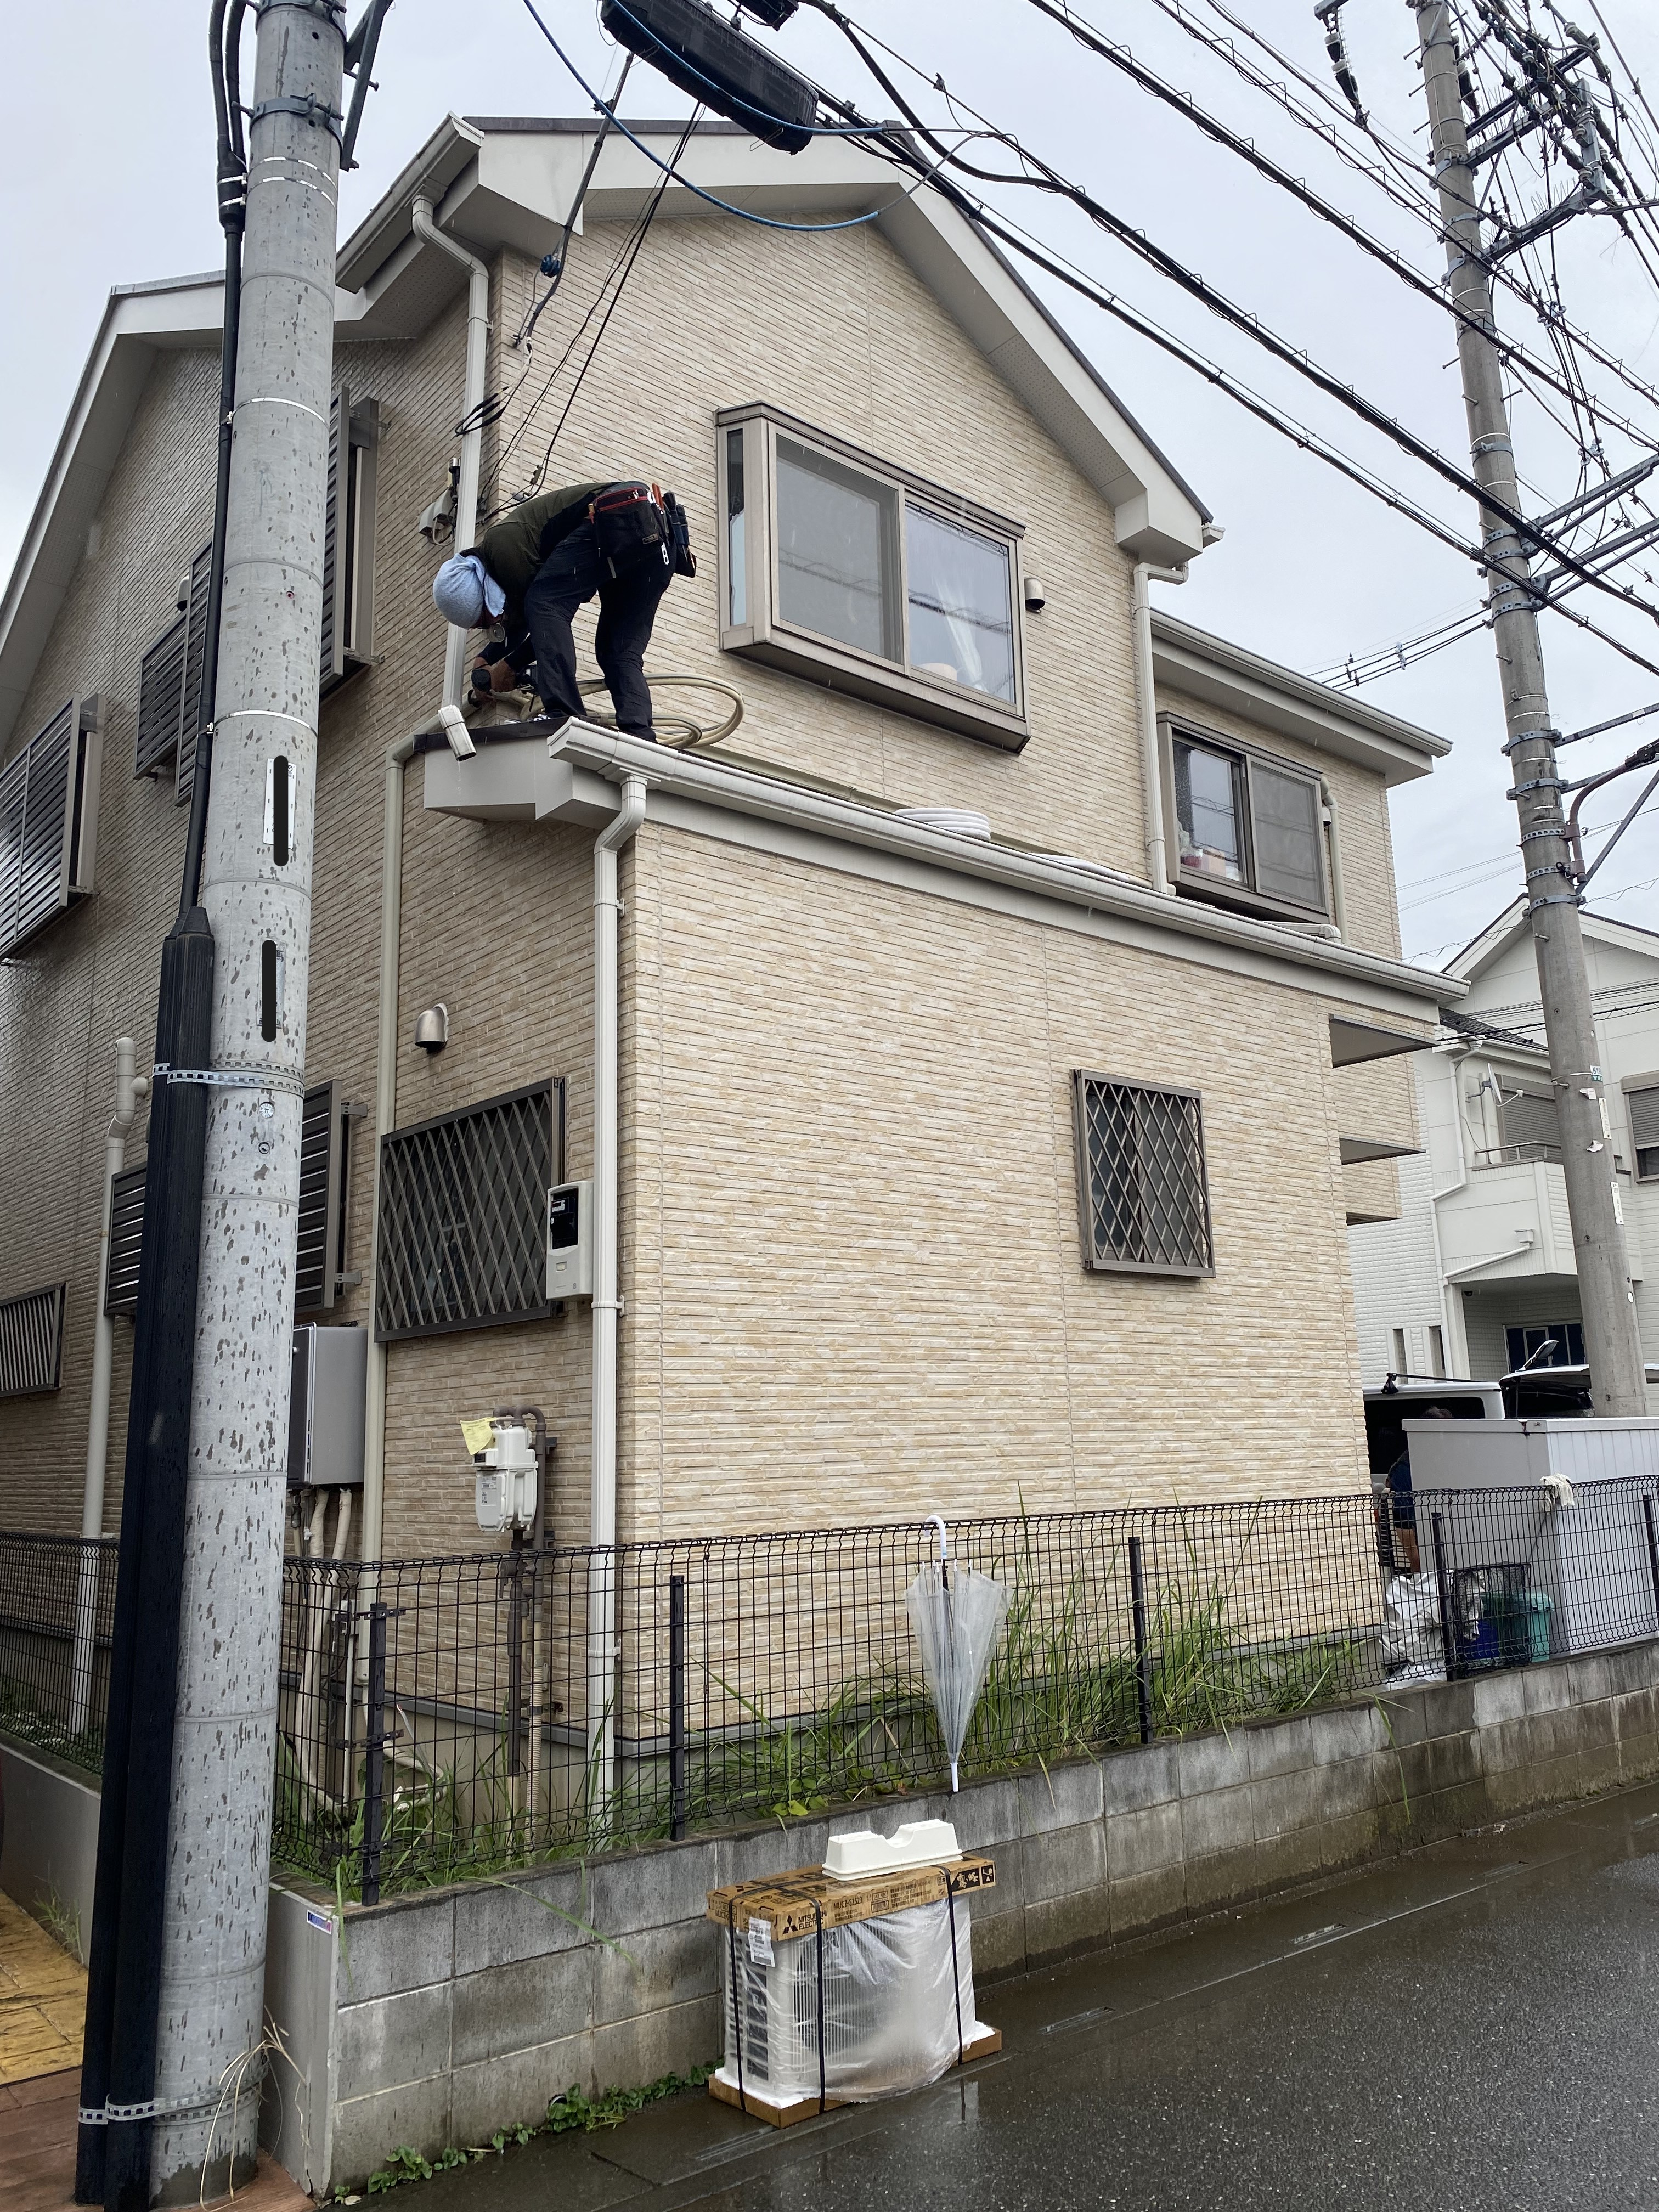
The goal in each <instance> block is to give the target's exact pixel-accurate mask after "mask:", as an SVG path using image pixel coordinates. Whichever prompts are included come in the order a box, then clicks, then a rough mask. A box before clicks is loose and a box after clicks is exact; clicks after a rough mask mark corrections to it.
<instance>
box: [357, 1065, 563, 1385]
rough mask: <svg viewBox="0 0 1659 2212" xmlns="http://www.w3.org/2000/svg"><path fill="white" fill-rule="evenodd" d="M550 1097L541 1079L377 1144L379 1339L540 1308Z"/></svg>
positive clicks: (477, 1324) (504, 1318) (549, 1178)
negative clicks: (518, 1089)
mask: <svg viewBox="0 0 1659 2212" xmlns="http://www.w3.org/2000/svg"><path fill="white" fill-rule="evenodd" d="M553 1089H554V1086H553V1085H551V1084H550V1083H538V1084H534V1085H531V1086H530V1087H529V1088H528V1089H526V1090H524V1091H507V1092H506V1093H505V1094H504V1095H503V1096H502V1097H499V1098H486V1099H484V1100H483V1101H482V1102H481V1103H479V1104H478V1105H476V1106H467V1107H464V1108H462V1109H460V1111H459V1112H458V1113H454V1114H441V1115H439V1116H438V1118H437V1120H436V1121H422V1122H421V1123H419V1124H417V1125H416V1127H414V1128H410V1129H394V1130H392V1131H391V1132H389V1133H388V1134H386V1136H384V1137H382V1138H381V1139H380V1249H379V1251H378V1252H377V1254H376V1255H375V1265H374V1281H375V1294H374V1333H375V1335H376V1336H377V1338H379V1339H380V1341H382V1342H385V1341H386V1340H388V1339H391V1338H395V1337H404V1336H435V1335H437V1334H441V1332H443V1331H445V1330H447V1329H457V1328H483V1327H484V1326H486V1325H488V1324H489V1323H491V1322H509V1321H526V1320H530V1319H532V1318H534V1317H535V1316H538V1315H541V1314H545V1313H546V1312H547V1311H548V1310H549V1308H548V1300H547V1245H546V1216H547V1193H548V1189H549V1187H550V1185H551V1184H552V1183H553V1182H556V1181H557V1177H556V1176H555V1174H554V1171H553V1167H554V1147H553Z"/></svg>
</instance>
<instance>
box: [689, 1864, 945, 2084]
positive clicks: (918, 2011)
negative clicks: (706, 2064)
mask: <svg viewBox="0 0 1659 2212" xmlns="http://www.w3.org/2000/svg"><path fill="white" fill-rule="evenodd" d="M955 1911H956V1977H957V1978H956V1987H955V1989H954V1990H952V1987H951V1904H950V1901H949V1900H948V1899H945V1898H939V1899H934V1900H933V1902H932V1903H930V1904H927V1905H911V1906H909V1907H908V1908H907V1910H906V1911H902V1912H889V1913H884V1914H882V1915H880V1916H879V1917H877V1918H875V1919H872V1920H854V1921H851V1922H849V1923H847V1924H846V1925H845V1926H842V1927H840V1928H826V1929H824V1930H823V1936H821V1937H820V1936H818V1935H817V1933H816V1932H815V1933H813V1934H811V1935H807V1936H795V1937H792V1938H791V1939H790V1940H788V1941H787V1942H773V1941H772V1939H771V1936H770V1933H769V1930H768V1929H767V1928H766V1923H765V1922H763V1921H760V1922H755V1921H751V1922H750V1926H749V1929H748V1930H747V1931H744V1930H743V1929H738V1931H737V1934H736V1936H735V1940H733V1939H732V1938H730V1937H728V1936H725V1935H722V1937H721V1942H720V1953H721V1972H720V1996H721V2015H722V2018H723V2020H724V2022H725V2035H726V2057H725V2064H724V2066H723V2068H722V2072H723V2073H724V2074H726V2075H728V2076H729V2077H730V2078H731V2079H732V2080H733V2081H735V2080H736V2079H737V2075H738V2059H739V2056H741V2060H742V2072H743V2080H744V2085H745V2087H748V2088H750V2089H754V2090H757V2091H759V2092H761V2093H763V2094H764V2095H766V2096H768V2097H770V2098H775V2099H788V2098H791V2097H816V2096H817V2094H818V2093H819V2088H820V2075H819V2068H818V2050H819V1998H818V1991H819V1962H818V1946H819V1943H820V1942H822V1944H823V2075H822V2085H821V2086H822V2087H823V2093H824V2094H825V2096H827V2097H833V2098H836V2099H838V2100H842V2102H845V2103H849V2104H863V2103H867V2102H870V2101H872V2100H874V2099H876V2098H878V2097H896V2096H901V2095H902V2094H903V2093H904V2092H905V2091H906V2090H909V2089H921V2088H924V2087H926V2086H927V2083H928V2082H930V2081H938V2079H939V2075H941V2074H943V2073H945V2071H946V2069H948V2068H950V2067H952V2066H954V2065H955V2064H956V2063H957V2058H958V2057H959V2056H960V2045H959V2044H958V2041H957V2034H958V2022H960V2033H961V2035H962V2036H963V2038H964V2039H966V2038H968V2037H969V2036H971V2034H972V2033H973V2028H974V1960H973V1946H972V1939H971V1935H970V1930H969V1910H968V1905H967V1901H966V1899H962V1898H958V1899H957V1900H956V1905H955ZM734 1950H735V1954H736V1967H737V1982H738V1992H737V1994H738V2009H737V2010H734V2008H733V2002H732V1964H733V1952H734ZM739 2045H740V2046H741V2049H740V2050H739Z"/></svg>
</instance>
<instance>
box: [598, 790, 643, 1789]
mask: <svg viewBox="0 0 1659 2212" xmlns="http://www.w3.org/2000/svg"><path fill="white" fill-rule="evenodd" d="M644 819H645V779H644V777H643V776H638V775H630V776H628V777H627V778H625V779H624V781H623V795H622V805H620V806H619V807H618V808H617V811H616V813H615V815H614V816H613V817H611V821H610V822H608V823H606V824H605V828H604V829H601V830H600V832H599V836H597V837H596V838H595V839H594V841H593V1320H592V1328H593V1381H592V1389H593V1441H592V1495H591V1505H590V1511H589V1525H588V1539H587V1540H588V1542H589V1543H590V1544H592V1545H594V1546H595V1547H609V1546H611V1545H613V1544H614V1543H615V1542H616V1541H617V1314H618V1313H619V1312H620V1310H621V1307H620V1304H619V1301H618V1299H617V1195H618V1194H617V1150H618V1109H617V1090H618V1066H617V1061H618V1054H617V1030H618V1011H617V966H618V942H619V936H620V933H619V931H618V927H617V918H618V916H619V915H620V914H621V912H622V902H621V900H620V899H619V898H618V896H617V853H618V852H619V850H620V849H621V848H622V847H623V846H624V845H625V844H626V843H627V842H628V841H629V838H630V837H632V836H634V834H635V831H636V830H637V829H638V828H639V826H640V824H641V823H642V822H643V821H644ZM616 1603H617V1593H616V1580H615V1574H614V1569H613V1565H612V1561H611V1556H610V1553H609V1552H608V1550H599V1551H596V1553H595V1556H594V1559H593V1563H592V1567H591V1568H590V1571H589V1583H588V1671H587V1731H588V1764H589V1769H590V1771H592V1770H593V1769H594V1768H595V1767H597V1770H598V1771H597V1772H594V1773H593V1783H594V1788H595V1792H596V1795H597V1796H598V1797H599V1801H600V1802H606V1801H608V1799H609V1797H610V1796H611V1791H612V1790H613V1788H614V1786H615V1765H616V1718H615V1713H614V1711H613V1706H612V1699H613V1695H614V1681H615V1677H614V1671H613V1670H614V1662H615V1644H616Z"/></svg>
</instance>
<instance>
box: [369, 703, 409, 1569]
mask: <svg viewBox="0 0 1659 2212" xmlns="http://www.w3.org/2000/svg"><path fill="white" fill-rule="evenodd" d="M414 756H415V740H414V738H399V739H398V743H397V744H395V745H388V746H387V748H386V818H385V824H384V827H383V829H382V831H381V836H380V1001H379V1006H378V1008H377V1012H378V1016H379V1030H378V1034H377V1036H376V1039H375V1046H374V1214H373V1223H372V1226H371V1228H370V1231H369V1260H368V1267H366V1268H365V1269H364V1270H363V1276H364V1280H365V1282H366V1283H367V1285H368V1298H369V1310H368V1389H367V1390H366V1392H365V1393H364V1399H363V1527H362V1537H361V1538H360V1540H359V1541H360V1542H361V1545H362V1556H363V1558H364V1559H379V1558H380V1547H381V1542H382V1539H383V1536H384V1533H385V1513H386V1346H385V1345H384V1344H382V1343H381V1342H380V1340H379V1338H378V1336H377V1335H376V1334H375V1329H374V1308H375V1303H376V1299H377V1297H378V1294H379V1282H378V1273H379V1268H380V1139H381V1138H382V1137H383V1136H385V1135H386V1132H387V1131H388V1130H390V1129H393V1128H395V1127H397V1123H398V959H399V954H400V951H401V942H402V935H403V921H404V769H406V768H407V766H408V765H409V763H410V761H411V760H412V759H413V758H414Z"/></svg>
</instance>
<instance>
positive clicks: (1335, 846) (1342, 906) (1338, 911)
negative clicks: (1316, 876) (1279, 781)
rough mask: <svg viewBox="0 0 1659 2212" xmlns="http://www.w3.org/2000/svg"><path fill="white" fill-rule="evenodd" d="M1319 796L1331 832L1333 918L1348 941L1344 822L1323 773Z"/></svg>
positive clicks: (1341, 934)
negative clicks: (1344, 890)
mask: <svg viewBox="0 0 1659 2212" xmlns="http://www.w3.org/2000/svg"><path fill="white" fill-rule="evenodd" d="M1319 796H1320V800H1321V802H1322V806H1323V809H1324V815H1325V827H1326V829H1328V831H1329V833H1330V842H1329V851H1330V855H1331V920H1332V921H1334V923H1335V924H1336V931H1337V935H1338V936H1339V937H1340V938H1341V939H1343V940H1344V941H1345V942H1346V939H1347V934H1348V905H1347V901H1346V899H1345V898H1344V896H1343V895H1342V823H1341V820H1340V817H1339V815H1338V813H1337V811H1336V793H1334V791H1333V790H1332V789H1331V783H1330V778H1329V777H1328V776H1327V775H1321V777H1320V779H1319Z"/></svg>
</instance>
